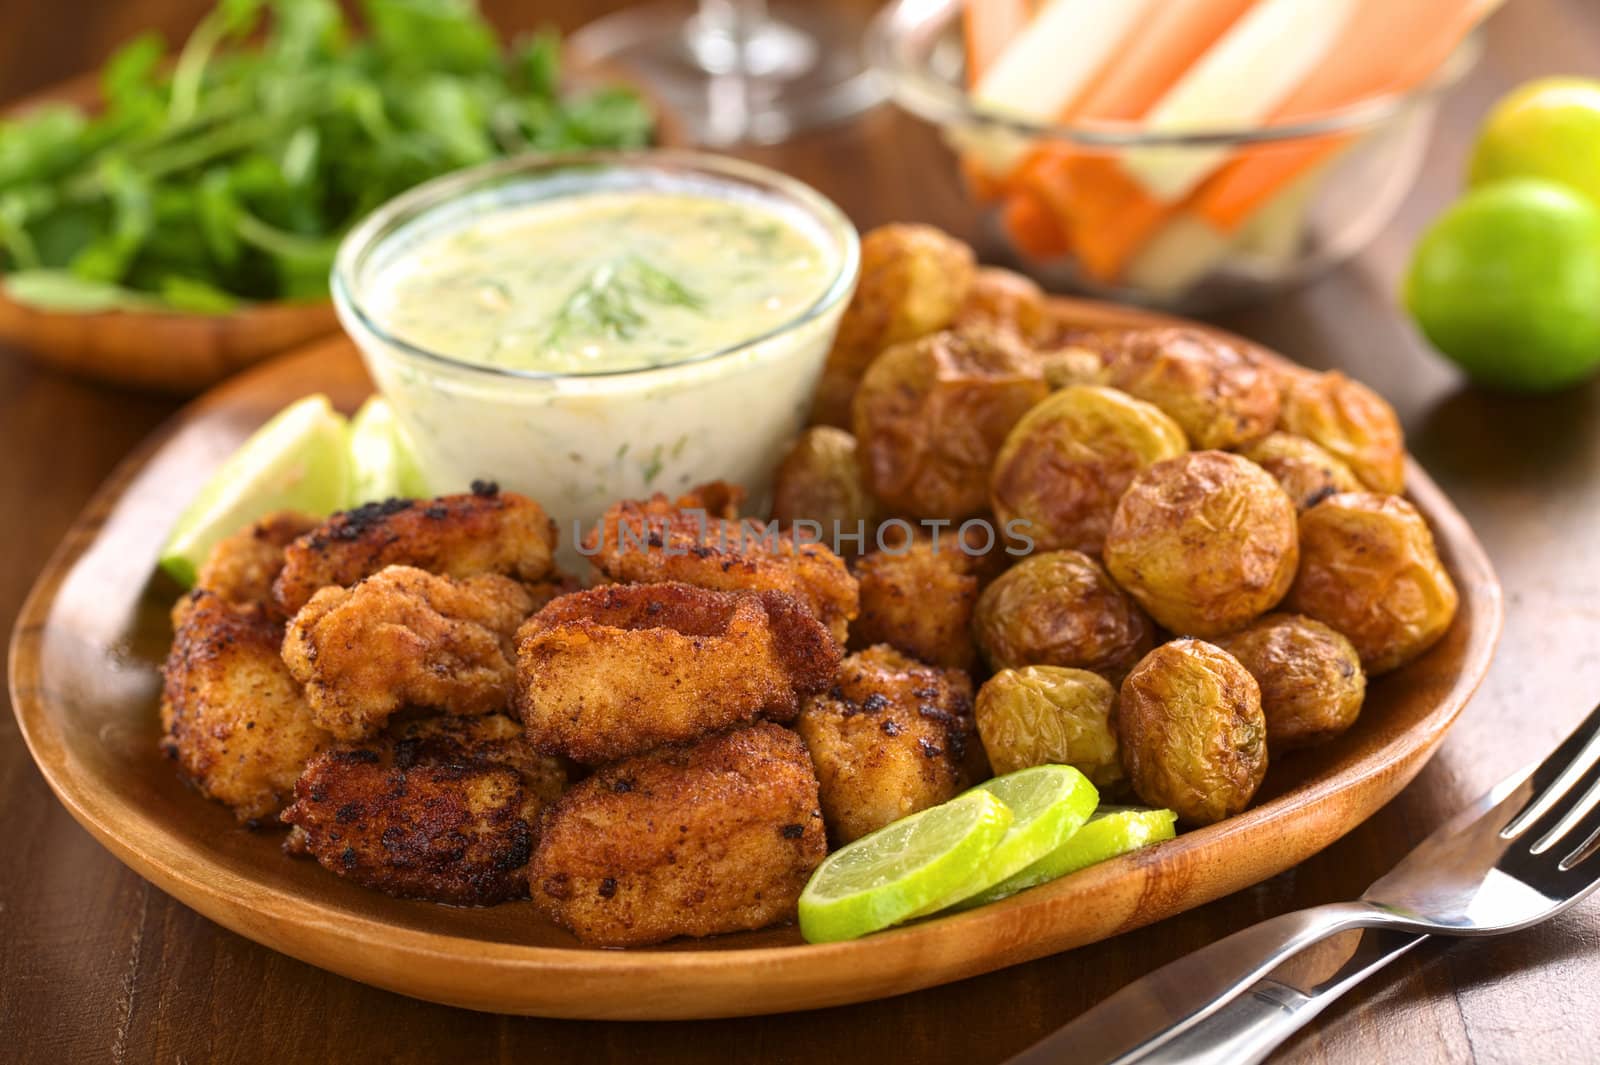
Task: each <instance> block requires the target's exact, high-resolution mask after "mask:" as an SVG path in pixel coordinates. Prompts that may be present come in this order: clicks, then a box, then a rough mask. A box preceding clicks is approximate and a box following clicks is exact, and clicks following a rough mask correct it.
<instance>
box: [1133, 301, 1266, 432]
mask: <svg viewBox="0 0 1600 1065" xmlns="http://www.w3.org/2000/svg"><path fill="white" fill-rule="evenodd" d="M1105 383H1106V384H1109V385H1110V386H1111V387H1113V388H1120V389H1122V391H1124V392H1126V393H1128V394H1129V395H1131V396H1137V397H1138V398H1139V399H1142V400H1144V401H1145V402H1147V403H1154V404H1155V405H1156V406H1157V407H1160V408H1161V409H1162V410H1163V411H1165V412H1166V413H1167V415H1168V416H1169V417H1171V418H1172V420H1173V421H1175V422H1177V423H1178V425H1179V426H1181V427H1182V428H1183V432H1184V435H1185V436H1187V437H1188V438H1189V444H1190V446H1192V447H1194V448H1227V447H1234V446H1236V445H1238V444H1242V443H1244V442H1246V441H1248V440H1255V439H1258V438H1260V437H1263V436H1265V435H1266V434H1267V433H1268V432H1270V431H1271V430H1272V427H1273V426H1274V425H1275V424H1277V421H1278V382H1277V380H1276V379H1275V378H1274V377H1273V375H1272V374H1271V373H1269V372H1267V371H1266V370H1265V369H1262V368H1261V367H1259V366H1258V365H1257V364H1256V362H1255V360H1254V359H1251V358H1249V357H1248V356H1247V355H1246V354H1245V353H1244V352H1242V351H1240V350H1239V349H1238V348H1237V347H1235V346H1234V345H1232V344H1229V343H1227V342H1226V341H1224V340H1222V339H1221V338H1219V337H1216V336H1212V335H1211V334H1209V333H1202V332H1200V331H1199V330H1196V329H1181V328H1159V329H1130V330H1128V331H1127V332H1126V333H1124V334H1123V335H1122V337H1121V338H1120V340H1119V341H1118V342H1117V344H1116V345H1115V347H1114V348H1113V349H1112V353H1111V357H1110V360H1109V362H1108V363H1107V366H1106V380H1105Z"/></svg>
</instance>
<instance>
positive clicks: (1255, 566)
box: [1105, 451, 1300, 637]
mask: <svg viewBox="0 0 1600 1065" xmlns="http://www.w3.org/2000/svg"><path fill="white" fill-rule="evenodd" d="M1299 557H1300V556H1299V547H1298V539H1297V535H1296V531H1295V509H1294V503H1292V502H1291V501H1290V500H1289V497H1288V496H1287V495H1285V494H1284V491H1283V489H1282V488H1280V487H1279V486H1278V482H1277V481H1275V480H1273V479H1272V475H1271V474H1269V473H1268V472H1267V471H1266V470H1263V469H1262V468H1261V467H1260V466H1257V465H1256V464H1255V463H1253V462H1250V461H1249V460H1248V459H1242V458H1240V457H1239V456H1238V455H1231V454H1229V453H1228V452H1226V451H1192V452H1190V453H1189V454H1187V455H1180V456H1179V457H1177V458H1175V459H1168V460H1167V461H1166V462H1158V463H1156V464H1155V465H1154V466H1151V467H1150V468H1149V469H1147V470H1145V471H1144V472H1143V473H1141V474H1140V475H1139V476H1138V477H1135V478H1134V481H1133V484H1131V485H1129V486H1128V491H1127V493H1126V494H1125V495H1123V497H1122V502H1120V503H1118V504H1117V510H1116V514H1115V515H1114V517H1113V518H1112V521H1111V532H1110V534H1109V535H1108V536H1107V537H1106V551H1105V561H1106V568H1107V569H1108V570H1110V571H1111V576H1112V577H1113V578H1115V579H1116V581H1117V583H1118V584H1120V585H1121V586H1122V587H1123V588H1125V589H1126V590H1127V592H1128V594H1130V595H1132V596H1133V597H1134V598H1135V599H1136V600H1138V601H1139V605H1141V606H1143V607H1144V608H1145V610H1146V611H1148V612H1149V614H1150V616H1151V617H1153V618H1155V619H1156V621H1157V622H1159V623H1160V624H1161V625H1164V626H1165V627H1166V628H1168V629H1170V630H1172V631H1173V632H1175V633H1180V634H1182V635H1185V636H1202V637H1209V636H1217V635H1220V634H1222V633H1225V632H1231V631H1233V630H1234V629H1237V628H1239V627H1240V626H1242V625H1244V624H1245V623H1247V622H1249V621H1250V620H1251V619H1253V618H1256V617H1259V616H1260V615H1262V614H1264V613H1266V612H1267V611H1268V610H1270V609H1272V607H1273V606H1275V605H1276V604H1277V602H1278V601H1279V600H1280V599H1282V598H1283V596H1284V593H1285V592H1287V591H1288V590H1289V585H1290V583H1291V582H1292V581H1293V580H1294V573H1295V564H1296V563H1297V562H1298V561H1299Z"/></svg>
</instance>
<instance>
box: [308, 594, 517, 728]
mask: <svg viewBox="0 0 1600 1065" xmlns="http://www.w3.org/2000/svg"><path fill="white" fill-rule="evenodd" d="M532 608H533V599H532V597H531V596H530V595H529V594H528V591H527V589H526V588H524V587H523V586H522V585H520V584H518V583H517V582H516V581H514V580H512V579H511V578H509V577H501V576H497V575H495V574H491V573H486V574H481V575H479V576H476V577H467V578H465V579H463V580H454V579H452V578H450V577H436V576H434V575H433V574H431V573H425V572H423V571H422V570H420V569H413V568H412V567H410V566H390V567H388V568H387V569H384V570H381V571H380V572H378V573H377V574H375V575H374V576H371V577H368V578H367V579H366V580H364V581H362V582H361V583H359V584H357V585H356V586H355V587H353V588H340V587H336V586H335V587H328V588H324V589H322V591H320V592H318V593H317V594H316V595H314V596H312V597H311V602H309V603H307V604H306V605H305V608H304V609H302V610H301V611H300V613H298V614H296V615H295V617H294V620H293V621H291V622H290V623H289V631H288V633H287V635H286V636H285V637H284V641H283V660H284V661H285V662H286V663H288V666H289V671H290V672H291V673H293V674H294V677H295V679H296V680H298V681H299V682H300V683H302V684H304V685H305V686H306V700H307V702H309V703H310V705H311V712H312V715H313V716H314V717H315V718H316V720H317V723H318V724H319V725H321V726H322V727H323V728H326V729H327V730H328V731H330V732H332V733H333V734H334V735H335V736H338V737H339V738H340V739H344V740H356V739H361V738H362V737H364V736H370V735H372V734H373V733H374V732H376V731H377V730H378V729H380V728H382V727H383V724H384V722H385V721H387V720H388V719H389V716H390V715H391V714H393V713H394V712H395V711H396V710H399V709H400V708H401V707H403V706H407V705H412V706H424V707H431V708H433V709H437V710H443V711H445V712H446V713H451V714H462V715H468V716H470V715H473V714H489V713H493V712H495V711H496V710H503V709H505V708H506V706H507V704H508V703H509V702H510V700H511V686H512V681H513V679H514V678H515V669H514V668H513V666H512V660H513V650H512V636H513V635H514V634H515V632H516V630H517V626H518V625H520V624H521V623H522V621H523V619H524V618H526V617H527V616H528V614H529V613H531V612H532Z"/></svg>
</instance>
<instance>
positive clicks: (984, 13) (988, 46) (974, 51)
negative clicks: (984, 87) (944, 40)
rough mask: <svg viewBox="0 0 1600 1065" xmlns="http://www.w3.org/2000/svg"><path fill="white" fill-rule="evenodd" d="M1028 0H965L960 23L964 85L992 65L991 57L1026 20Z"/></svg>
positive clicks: (973, 82) (969, 84)
mask: <svg viewBox="0 0 1600 1065" xmlns="http://www.w3.org/2000/svg"><path fill="white" fill-rule="evenodd" d="M1029 14H1030V12H1029V10H1028V0H967V2H966V6H965V8H964V9H963V11H962V16H961V17H962V26H963V28H964V30H965V31H966V38H967V87H968V88H973V87H976V86H977V84H978V80H979V79H980V78H982V77H983V75H984V74H986V73H987V72H988V70H989V68H990V67H991V66H993V65H994V61H995V57H996V56H998V55H999V54H1000V53H1001V52H1002V51H1004V50H1005V47H1006V45H1008V44H1010V43H1011V38H1013V37H1015V36H1016V35H1017V34H1018V33H1019V32H1021V30H1022V27H1024V26H1026V25H1027V24H1028V17H1029Z"/></svg>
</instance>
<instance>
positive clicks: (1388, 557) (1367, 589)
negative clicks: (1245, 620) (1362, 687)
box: [1284, 492, 1460, 675]
mask: <svg viewBox="0 0 1600 1065" xmlns="http://www.w3.org/2000/svg"><path fill="white" fill-rule="evenodd" d="M1300 549H1301V560H1300V572H1299V573H1298V575H1297V576H1296V577H1295V581H1294V586H1293V587H1292V588H1291V589H1290V590H1289V595H1288V598H1287V599H1285V600H1284V606H1285V608H1286V609H1289V610H1293V611H1295V612H1297V613H1300V614H1305V615H1307V616H1308V617H1312V618H1315V619H1316V620H1318V621H1320V622H1322V623H1323V624H1325V625H1330V626H1332V627H1333V628H1334V629H1335V630H1337V631H1338V632H1340V633H1342V634H1343V635H1344V636H1345V638H1347V639H1348V640H1349V641H1350V642H1351V643H1352V644H1354V645H1355V649H1356V651H1357V652H1359V653H1360V655H1361V665H1362V668H1364V669H1365V670H1366V671H1367V673H1368V674H1369V675H1370V674H1377V673H1386V672H1388V671H1389V670H1391V669H1396V668H1398V667H1400V666H1403V665H1405V664H1406V663H1407V662H1410V661H1411V660H1412V659H1414V658H1416V657H1417V656H1418V655H1421V654H1422V653H1423V652H1424V651H1426V650H1427V649H1428V648H1430V647H1432V646H1433V645H1434V644H1435V643H1437V642H1438V640H1439V638H1440V637H1441V636H1443V635H1444V634H1445V631H1446V630H1448V629H1449V628H1450V623H1451V622H1452V621H1454V620H1455V615H1456V607H1457V606H1458V605H1459V603H1460V597H1459V596H1458V594H1457V592H1456V586H1455V583H1454V582H1453V581H1451V579H1450V574H1449V573H1447V572H1445V568H1444V564H1443V563H1442V562H1440V560H1439V552H1438V549H1437V548H1436V547H1435V546H1434V542H1433V533H1432V531H1431V530H1429V528H1428V523H1427V522H1426V521H1425V520H1423V517H1422V515H1421V514H1419V513H1418V512H1417V509H1416V508H1415V507H1413V506H1412V505H1411V504H1410V503H1408V502H1406V501H1405V500H1404V499H1401V498H1399V497H1398V496H1386V495H1381V494H1378V493H1374V492H1344V493H1340V494H1339V495H1335V496H1329V497H1328V498H1327V499H1325V500H1323V501H1322V502H1321V503H1318V504H1317V505H1316V506H1314V507H1312V508H1311V509H1310V510H1308V511H1306V512H1305V513H1304V514H1302V515H1301V516H1300Z"/></svg>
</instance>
